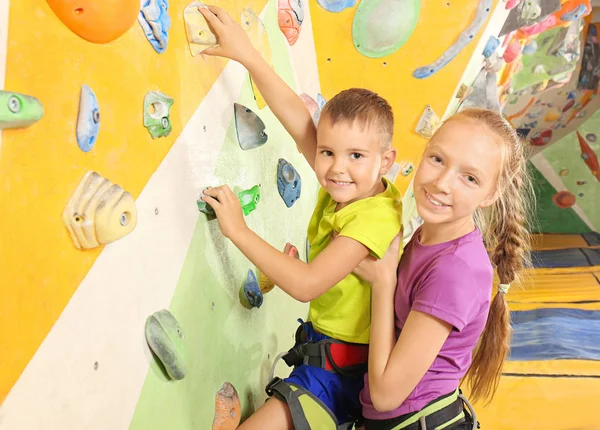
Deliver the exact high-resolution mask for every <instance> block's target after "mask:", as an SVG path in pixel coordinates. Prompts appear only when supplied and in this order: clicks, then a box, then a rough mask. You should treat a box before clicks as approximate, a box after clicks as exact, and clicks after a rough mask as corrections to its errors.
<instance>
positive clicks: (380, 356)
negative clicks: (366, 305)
mask: <svg viewBox="0 0 600 430" xmlns="http://www.w3.org/2000/svg"><path fill="white" fill-rule="evenodd" d="M400 240H401V235H399V236H397V237H396V239H394V241H393V242H392V244H391V245H390V247H389V249H388V251H387V253H386V255H385V256H384V257H383V258H382V259H381V260H376V259H374V258H372V257H367V258H366V259H365V260H364V261H362V262H361V263H360V264H359V266H358V267H357V268H356V269H355V270H354V272H355V273H356V274H357V275H359V276H360V277H361V278H363V279H365V280H366V281H368V282H370V283H371V287H372V297H371V340H370V345H369V364H368V370H369V372H368V378H369V392H370V396H371V401H372V402H373V406H374V407H375V409H377V410H378V411H380V412H386V411H391V410H394V409H396V408H398V407H399V406H400V405H401V404H402V403H403V402H404V401H405V400H406V398H407V397H408V395H409V394H410V393H411V392H412V391H413V390H414V389H415V387H416V386H417V384H418V383H419V381H420V380H421V378H423V376H424V375H425V373H426V372H427V370H428V369H429V367H431V364H432V363H433V361H434V360H435V358H436V356H437V354H438V353H439V352H440V350H441V349H442V345H443V344H444V342H445V341H446V338H447V337H448V335H449V334H450V331H451V330H452V326H451V325H450V324H448V323H446V322H444V321H442V320H439V319H437V318H435V317H433V316H431V315H428V314H425V313H422V312H418V311H411V312H410V314H409V316H408V319H407V320H406V323H405V324H404V327H403V328H402V332H401V333H400V337H399V338H398V341H397V342H396V335H395V317H394V305H395V300H394V298H395V293H396V285H397V275H396V270H397V263H398V260H397V256H398V250H399V246H400Z"/></svg>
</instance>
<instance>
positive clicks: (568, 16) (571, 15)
mask: <svg viewBox="0 0 600 430" xmlns="http://www.w3.org/2000/svg"><path fill="white" fill-rule="evenodd" d="M586 12H587V7H586V5H584V4H580V5H578V6H577V7H576V8H575V9H573V10H571V11H570V12H567V13H565V14H563V15H562V16H561V17H560V19H561V20H563V21H574V20H576V19H579V18H581V17H582V16H584V15H587V14H586Z"/></svg>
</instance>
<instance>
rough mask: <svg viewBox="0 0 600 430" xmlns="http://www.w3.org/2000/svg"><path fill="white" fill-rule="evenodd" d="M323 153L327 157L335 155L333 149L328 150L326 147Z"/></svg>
mask: <svg viewBox="0 0 600 430" xmlns="http://www.w3.org/2000/svg"><path fill="white" fill-rule="evenodd" d="M321 154H323V155H324V156H326V157H329V156H331V155H333V154H332V153H331V151H328V150H326V149H324V150H323V151H321Z"/></svg>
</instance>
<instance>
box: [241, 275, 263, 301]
mask: <svg viewBox="0 0 600 430" xmlns="http://www.w3.org/2000/svg"><path fill="white" fill-rule="evenodd" d="M242 293H243V294H242ZM240 301H241V302H242V305H243V306H244V307H246V308H248V309H251V308H260V307H261V306H262V304H263V293H262V291H261V290H260V287H259V285H258V281H257V280H256V275H255V274H254V272H253V271H252V269H248V276H247V277H246V281H245V282H244V286H243V287H242V291H240Z"/></svg>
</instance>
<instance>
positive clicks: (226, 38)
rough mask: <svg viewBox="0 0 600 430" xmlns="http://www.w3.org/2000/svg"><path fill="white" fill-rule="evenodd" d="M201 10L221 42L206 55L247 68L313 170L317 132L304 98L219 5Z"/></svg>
mask: <svg viewBox="0 0 600 430" xmlns="http://www.w3.org/2000/svg"><path fill="white" fill-rule="evenodd" d="M200 11H201V12H202V14H203V15H204V17H205V18H206V20H207V21H208V23H209V24H210V25H211V26H212V28H213V30H214V31H215V33H216V35H217V39H218V41H219V46H216V47H213V48H209V49H207V50H206V51H204V53H205V54H206V55H219V56H222V57H226V58H230V59H232V60H235V61H238V62H239V63H241V64H242V65H243V66H244V67H246V69H248V71H249V72H250V75H251V76H252V80H253V82H254V84H255V85H256V87H257V88H258V90H259V91H260V93H261V94H262V96H263V98H264V99H265V101H266V102H267V104H268V105H269V108H270V109H271V111H272V112H273V114H274V115H275V116H276V117H277V119H278V120H279V121H280V122H281V124H282V125H283V126H284V127H285V129H286V130H287V132H288V133H289V134H290V135H291V136H292V138H293V139H294V141H296V144H297V145H298V148H299V149H300V151H301V152H302V154H303V155H304V157H305V158H306V161H308V163H309V164H310V166H311V167H312V168H313V169H314V164H315V157H316V150H317V129H316V127H315V125H314V122H313V120H312V117H311V115H310V112H309V111H308V109H307V108H306V106H305V105H304V102H303V101H302V99H301V98H300V97H299V96H298V95H297V94H296V93H295V92H294V91H293V90H292V89H291V88H290V87H289V86H288V85H287V84H286V83H285V82H284V81H283V79H281V78H280V77H279V75H277V73H275V71H274V70H273V69H272V68H271V67H270V66H269V65H268V64H267V62H266V61H265V60H264V59H263V58H262V57H261V55H260V53H259V52H258V51H257V50H256V49H254V47H253V46H252V43H251V42H250V39H249V38H248V35H247V34H246V32H245V31H244V29H243V28H242V27H241V26H240V25H239V24H238V23H237V22H236V21H235V20H234V19H233V18H232V17H231V16H230V15H229V14H228V13H227V12H225V11H224V10H222V9H221V8H218V7H216V6H208V9H207V8H200Z"/></svg>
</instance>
